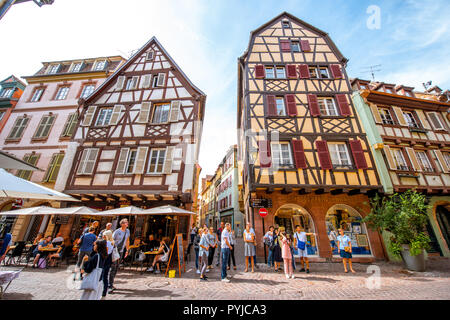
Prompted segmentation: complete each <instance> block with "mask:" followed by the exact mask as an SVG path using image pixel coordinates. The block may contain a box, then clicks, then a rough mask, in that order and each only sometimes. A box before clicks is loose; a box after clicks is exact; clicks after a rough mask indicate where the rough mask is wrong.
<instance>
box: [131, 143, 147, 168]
mask: <svg viewBox="0 0 450 320" xmlns="http://www.w3.org/2000/svg"><path fill="white" fill-rule="evenodd" d="M147 152H148V147H139V148H138V149H137V155H136V164H135V165H134V172H133V173H135V174H143V173H144V166H145V160H146V159H147Z"/></svg>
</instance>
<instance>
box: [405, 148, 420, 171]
mask: <svg viewBox="0 0 450 320" xmlns="http://www.w3.org/2000/svg"><path fill="white" fill-rule="evenodd" d="M405 149H406V153H407V154H408V157H409V159H410V160H411V164H412V166H413V169H414V170H415V171H422V167H421V166H420V164H419V161H418V160H417V157H416V153H415V152H414V149H413V148H405Z"/></svg>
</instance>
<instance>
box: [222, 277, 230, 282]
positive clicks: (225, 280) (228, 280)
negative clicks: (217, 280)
mask: <svg viewBox="0 0 450 320" xmlns="http://www.w3.org/2000/svg"><path fill="white" fill-rule="evenodd" d="M222 282H230V279H227V278H225V279H222Z"/></svg>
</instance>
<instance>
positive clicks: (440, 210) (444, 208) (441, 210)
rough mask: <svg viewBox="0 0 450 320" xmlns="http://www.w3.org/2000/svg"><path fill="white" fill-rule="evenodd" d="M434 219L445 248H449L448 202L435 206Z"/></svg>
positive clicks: (449, 205) (449, 206) (449, 219)
mask: <svg viewBox="0 0 450 320" xmlns="http://www.w3.org/2000/svg"><path fill="white" fill-rule="evenodd" d="M436 220H437V222H438V225H439V228H440V229H441V234H442V237H443V238H444V241H445V243H446V244H447V248H450V204H447V205H439V206H437V207H436Z"/></svg>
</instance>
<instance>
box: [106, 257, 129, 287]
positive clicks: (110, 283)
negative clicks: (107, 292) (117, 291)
mask: <svg viewBox="0 0 450 320" xmlns="http://www.w3.org/2000/svg"><path fill="white" fill-rule="evenodd" d="M125 252H126V249H124V250H123V251H122V252H121V253H120V258H119V259H117V260H116V261H115V262H113V263H112V265H111V270H110V273H109V281H108V287H110V288H112V287H113V284H114V278H115V277H116V274H117V271H118V270H119V266H120V263H121V262H122V260H123V257H124V256H125Z"/></svg>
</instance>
